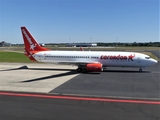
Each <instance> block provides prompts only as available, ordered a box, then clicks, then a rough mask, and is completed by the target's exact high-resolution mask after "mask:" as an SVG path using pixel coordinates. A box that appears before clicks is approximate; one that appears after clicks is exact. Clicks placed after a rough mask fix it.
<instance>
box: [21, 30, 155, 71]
mask: <svg viewBox="0 0 160 120" xmlns="http://www.w3.org/2000/svg"><path fill="white" fill-rule="evenodd" d="M21 32H22V37H23V40H24V44H25V48H24V49H25V55H26V56H28V57H29V59H30V60H33V61H38V62H44V63H59V64H72V65H76V66H78V68H77V72H79V73H80V72H101V71H103V70H104V69H105V68H106V67H136V68H139V71H140V72H142V71H143V70H142V69H143V68H146V67H149V66H151V65H154V64H156V63H157V61H156V60H155V59H153V58H151V57H150V56H148V55H145V54H142V53H136V52H120V51H117V52H114V51H52V50H50V49H48V48H45V47H42V46H40V44H39V43H38V42H37V41H36V40H35V39H34V37H33V36H32V35H31V33H30V32H29V31H28V30H27V28H26V27H21Z"/></svg>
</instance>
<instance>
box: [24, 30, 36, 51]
mask: <svg viewBox="0 0 160 120" xmlns="http://www.w3.org/2000/svg"><path fill="white" fill-rule="evenodd" d="M22 32H23V34H24V35H25V37H26V38H27V40H28V42H29V44H30V50H34V48H35V47H36V45H37V44H33V42H32V40H31V38H30V37H29V36H28V34H27V32H26V31H25V29H22Z"/></svg>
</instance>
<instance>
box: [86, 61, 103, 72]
mask: <svg viewBox="0 0 160 120" xmlns="http://www.w3.org/2000/svg"><path fill="white" fill-rule="evenodd" d="M86 70H87V71H89V72H100V71H103V68H102V64H101V63H89V64H87V65H86Z"/></svg>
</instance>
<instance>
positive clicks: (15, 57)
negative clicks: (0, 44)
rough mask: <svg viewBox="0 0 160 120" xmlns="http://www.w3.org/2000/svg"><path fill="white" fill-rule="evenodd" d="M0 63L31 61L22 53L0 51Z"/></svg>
mask: <svg viewBox="0 0 160 120" xmlns="http://www.w3.org/2000/svg"><path fill="white" fill-rule="evenodd" d="M0 62H20V63H29V62H30V63H31V62H32V61H31V60H30V59H29V58H28V57H27V56H25V55H24V54H23V53H16V52H5V51H0Z"/></svg>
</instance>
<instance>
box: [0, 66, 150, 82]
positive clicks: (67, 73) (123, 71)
mask: <svg viewBox="0 0 160 120" xmlns="http://www.w3.org/2000/svg"><path fill="white" fill-rule="evenodd" d="M22 69H27V70H51V71H68V72H66V73H60V74H56V75H49V76H45V77H40V78H35V79H30V80H25V81H21V82H34V81H41V80H46V79H51V78H57V77H62V76H69V75H74V74H79V73H78V72H77V71H76V70H72V69H57V68H56V69H52V68H28V67H27V66H22V67H19V68H12V69H7V70H0V71H12V70H22ZM104 72H106V73H107V72H118V73H140V72H139V71H133V70H104V71H103V73H104ZM149 72H150V71H143V72H141V73H149ZM82 74H93V75H94V74H101V72H86V73H82Z"/></svg>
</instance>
